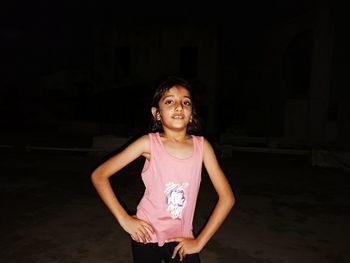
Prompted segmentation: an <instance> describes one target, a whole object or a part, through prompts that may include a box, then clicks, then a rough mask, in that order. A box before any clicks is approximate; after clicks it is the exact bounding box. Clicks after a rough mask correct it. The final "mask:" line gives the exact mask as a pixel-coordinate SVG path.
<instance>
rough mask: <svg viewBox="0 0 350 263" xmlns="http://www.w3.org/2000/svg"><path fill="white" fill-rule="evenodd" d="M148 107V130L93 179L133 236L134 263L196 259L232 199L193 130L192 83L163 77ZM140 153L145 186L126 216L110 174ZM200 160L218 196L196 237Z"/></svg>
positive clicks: (213, 159) (211, 154) (209, 149)
mask: <svg viewBox="0 0 350 263" xmlns="http://www.w3.org/2000/svg"><path fill="white" fill-rule="evenodd" d="M151 111H152V115H153V127H152V132H151V133H149V134H148V135H144V136H142V137H140V138H139V139H137V140H136V141H134V142H133V143H131V144H130V145H129V146H128V147H127V148H125V149H124V150H123V151H122V152H120V153H118V154H117V155H115V156H114V157H112V158H111V159H109V160H107V161H106V162H104V163H103V164H102V165H100V166H99V167H97V168H96V169H95V171H94V172H93V173H92V176H91V178H92V182H93V184H94V186H95V187H96V190H97V192H98V193H99V195H100V196H101V198H102V200H103V202H104V203H105V204H106V205H107V207H108V208H109V209H110V211H111V212H112V214H113V215H114V217H115V218H116V219H117V221H118V222H119V224H120V225H121V226H122V228H123V229H124V230H125V231H126V232H127V233H129V235H130V236H131V239H132V241H131V242H132V254H133V259H134V262H152V263H155V262H159V263H160V262H161V261H162V260H165V262H178V261H179V260H180V261H183V260H184V262H199V256H198V253H199V252H200V251H201V250H202V249H203V247H204V246H205V244H206V243H207V242H208V241H209V239H210V238H211V237H212V236H213V235H214V233H215V232H216V231H217V230H218V228H219V227H220V225H221V224H222V223H223V221H224V219H225V218H226V216H227V215H228V213H229V212H230V210H231V208H232V206H233V205H234V202H235V198H234V195H233V192H232V190H231V187H230V185H229V183H228V181H227V179H226V177H225V175H224V173H223V171H222V170H221V168H220V166H219V164H218V161H217V159H216V156H215V153H214V151H213V148H212V146H211V145H210V143H209V142H208V141H207V140H206V139H204V138H203V137H200V136H195V135H191V133H193V132H194V131H195V130H196V128H197V127H198V120H197V118H196V112H195V107H194V104H193V101H192V96H191V93H190V84H189V83H188V82H187V81H185V80H183V79H180V78H176V77H171V78H168V79H167V80H165V81H164V82H163V83H162V84H161V85H160V86H159V87H158V89H157V90H156V92H155V95H154V98H153V103H152V108H151ZM140 156H143V157H145V158H146V160H145V164H144V167H143V170H142V179H143V182H144V184H145V187H146V190H145V192H144V195H143V198H142V199H141V201H140V203H139V205H138V206H137V213H136V215H128V214H127V212H126V211H125V209H124V208H123V207H122V206H121V204H120V202H119V201H118V199H117V198H116V196H115V194H114V192H113V190H112V187H111V185H110V183H109V177H110V176H111V175H113V174H115V173H116V172H118V171H119V170H121V169H122V168H123V167H124V166H126V165H128V164H129V163H130V162H132V161H134V160H135V159H136V158H138V157H140ZM203 162H204V166H205V168H206V170H207V172H208V174H209V177H210V179H211V182H212V183H213V186H214V188H215V190H216V192H217V194H218V197H219V200H218V202H217V204H216V206H215V209H214V210H213V212H212V214H211V216H210V218H209V220H208V222H207V224H206V225H205V227H204V228H203V230H202V231H201V233H200V234H199V235H198V236H197V237H194V235H193V232H192V221H193V216H194V211H195V205H196V200H197V195H198V191H199V186H200V179H201V169H202V164H203Z"/></svg>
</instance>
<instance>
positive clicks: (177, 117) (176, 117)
mask: <svg viewBox="0 0 350 263" xmlns="http://www.w3.org/2000/svg"><path fill="white" fill-rule="evenodd" d="M184 118H185V117H184V116H183V115H174V116H173V119H177V120H182V119H184Z"/></svg>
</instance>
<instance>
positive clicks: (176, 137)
mask: <svg viewBox="0 0 350 263" xmlns="http://www.w3.org/2000/svg"><path fill="white" fill-rule="evenodd" d="M163 136H164V137H165V138H167V139H170V140H172V141H176V142H183V141H184V140H186V139H187V136H188V135H187V132H186V130H181V131H173V130H168V129H166V128H165V129H164V133H163Z"/></svg>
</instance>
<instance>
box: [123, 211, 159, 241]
mask: <svg viewBox="0 0 350 263" xmlns="http://www.w3.org/2000/svg"><path fill="white" fill-rule="evenodd" d="M132 218H133V220H132V221H133V227H132V228H133V230H131V229H130V230H131V231H130V232H129V233H130V235H131V238H132V239H133V240H135V241H136V242H142V243H145V244H146V243H147V242H149V241H151V240H152V238H151V235H150V233H152V234H153V233H154V229H153V227H152V226H151V225H150V224H148V223H147V222H145V221H143V220H141V219H138V218H137V217H136V216H135V215H133V216H132Z"/></svg>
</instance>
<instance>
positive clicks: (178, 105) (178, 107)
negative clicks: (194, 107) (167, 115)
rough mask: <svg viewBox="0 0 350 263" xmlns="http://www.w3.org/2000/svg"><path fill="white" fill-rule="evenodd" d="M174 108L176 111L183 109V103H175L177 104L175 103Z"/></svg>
mask: <svg viewBox="0 0 350 263" xmlns="http://www.w3.org/2000/svg"><path fill="white" fill-rule="evenodd" d="M175 110H176V111H182V110H183V105H182V103H181V102H180V103H177V104H176V105H175Z"/></svg>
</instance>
